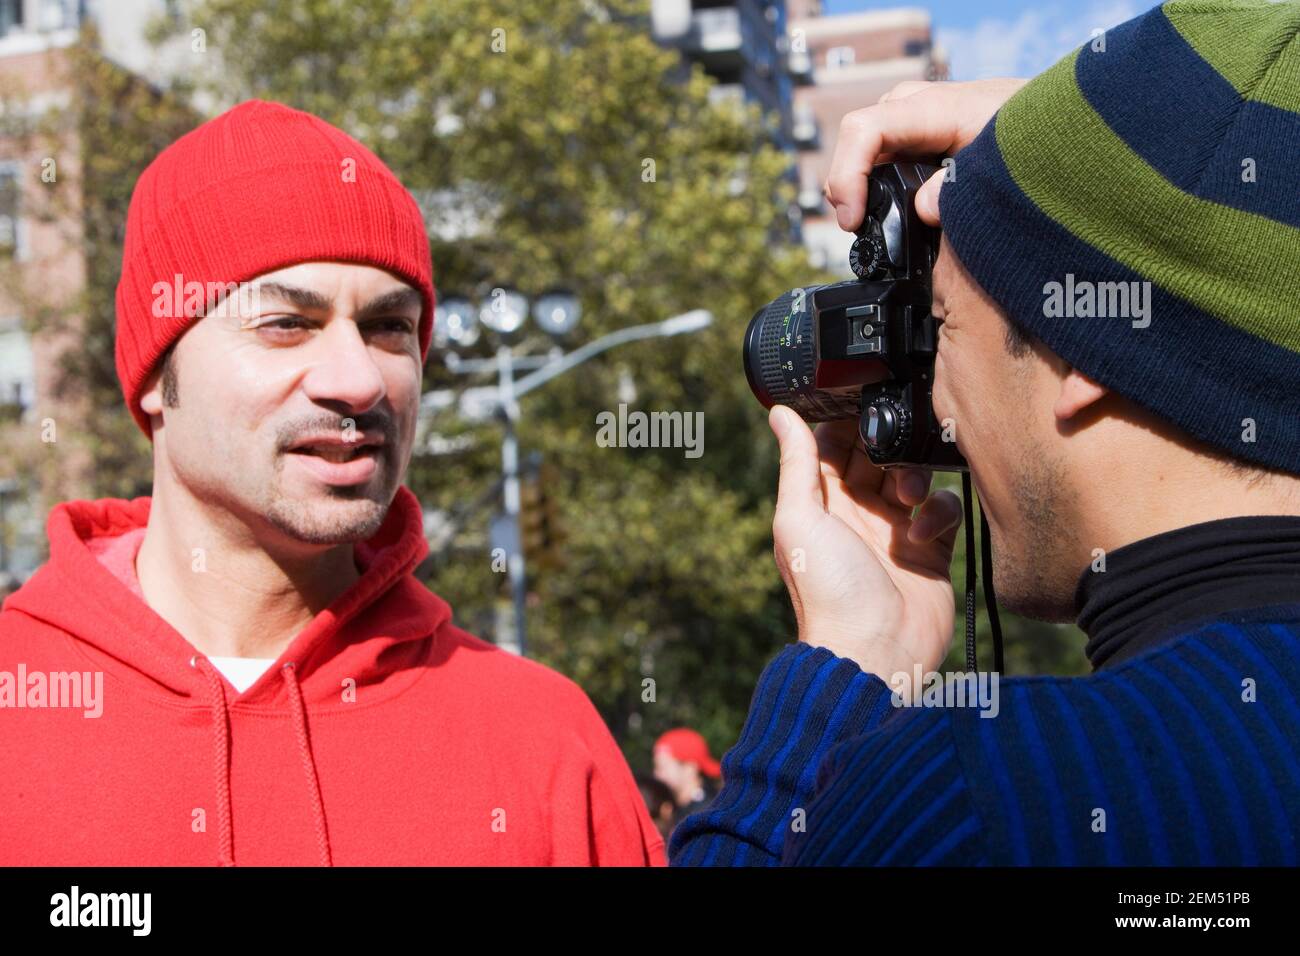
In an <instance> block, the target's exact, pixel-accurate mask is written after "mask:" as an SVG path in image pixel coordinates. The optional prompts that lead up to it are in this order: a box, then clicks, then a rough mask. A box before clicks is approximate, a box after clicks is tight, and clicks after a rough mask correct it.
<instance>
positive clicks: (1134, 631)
mask: <svg viewBox="0 0 1300 956" xmlns="http://www.w3.org/2000/svg"><path fill="white" fill-rule="evenodd" d="M1074 603H1075V608H1076V609H1077V621H1078V624H1079V627H1081V628H1082V629H1083V631H1084V633H1086V634H1087V635H1088V645H1087V647H1086V648H1085V652H1086V653H1087V655H1088V660H1089V661H1090V662H1091V663H1092V667H1093V670H1101V669H1102V668H1105V667H1109V666H1112V665H1114V664H1116V663H1118V662H1120V661H1123V660H1127V659H1128V658H1130V657H1133V656H1134V655H1136V654H1139V653H1141V652H1142V651H1144V650H1147V649H1148V648H1151V647H1154V646H1156V645H1157V644H1160V643H1163V642H1164V641H1165V640H1168V639H1170V638H1173V637H1175V636H1177V635H1178V634H1180V633H1182V632H1183V630H1185V627H1186V625H1190V624H1193V623H1195V622H1197V621H1203V620H1208V619H1211V618H1214V617H1215V616H1217V615H1219V614H1224V613H1227V612H1229V611H1235V610H1241V609H1243V608H1249V607H1266V606H1268V605H1272V604H1300V516H1296V515H1262V516H1257V517H1256V516H1252V517H1245V518H1224V519H1221V520H1219V521H1206V522H1204V523H1202V524H1194V525H1189V526H1188V527H1186V528H1178V529H1176V530H1174V531H1166V532H1165V533H1163V534H1158V535H1154V536H1152V537H1150V538H1144V539H1142V540H1141V541H1136V542H1134V543H1133V544H1129V545H1125V546H1124V547H1122V548H1117V549H1116V550H1114V551H1112V552H1110V553H1109V554H1107V555H1106V570H1105V571H1104V572H1101V571H1093V570H1092V567H1091V566H1089V567H1088V568H1087V569H1085V570H1084V572H1083V574H1082V575H1081V576H1080V578H1079V585H1078V587H1077V588H1076V589H1075V596H1074Z"/></svg>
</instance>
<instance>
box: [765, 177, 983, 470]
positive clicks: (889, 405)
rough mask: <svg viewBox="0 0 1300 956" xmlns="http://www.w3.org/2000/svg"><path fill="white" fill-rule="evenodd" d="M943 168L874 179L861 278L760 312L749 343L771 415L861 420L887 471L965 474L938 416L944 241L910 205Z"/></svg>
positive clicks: (860, 241)
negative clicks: (934, 304) (776, 411)
mask: <svg viewBox="0 0 1300 956" xmlns="http://www.w3.org/2000/svg"><path fill="white" fill-rule="evenodd" d="M937 169H938V167H936V166H932V165H927V164H924V163H908V162H902V163H884V164H882V165H879V166H876V167H875V168H874V169H872V171H871V175H870V176H869V177H868V180H867V210H866V215H865V216H864V217H863V222H862V226H861V227H860V228H859V229H858V231H857V238H856V239H854V241H853V246H852V248H851V250H850V252H849V267H850V268H851V269H852V270H853V274H854V275H856V276H857V278H856V279H849V280H847V281H845V282H837V283H834V284H832V285H821V286H808V287H806V288H800V289H791V290H790V291H789V292H787V293H785V294H784V295H781V296H779V297H778V298H776V299H775V300H773V301H772V302H769V303H768V304H767V305H765V306H763V307H762V308H761V309H759V310H758V312H756V313H755V314H754V318H753V319H752V320H750V323H749V328H748V329H747V330H746V332H745V345H744V362H745V374H746V376H747V377H748V379H749V387H750V388H751V389H752V390H753V392H754V395H755V396H756V397H757V398H758V400H759V401H760V402H762V403H763V405H764V406H765V407H767V408H771V407H772V406H773V405H776V404H781V405H789V406H790V407H791V408H793V409H794V410H795V411H796V412H798V413H799V414H800V415H801V416H803V418H804V420H805V421H808V422H825V421H834V420H837V419H845V418H856V419H858V430H859V432H860V433H861V435H862V441H863V444H864V446H865V447H866V450H867V454H868V455H869V456H870V458H871V460H872V461H873V462H874V463H876V464H877V465H879V466H881V467H883V468H895V467H899V466H903V465H911V466H919V467H925V468H930V469H933V470H936V471H966V461H965V459H963V458H962V456H961V454H960V453H959V452H958V451H957V446H956V444H955V443H954V442H953V441H952V440H951V433H948V434H945V431H944V428H943V425H942V423H941V422H939V421H937V420H936V419H935V414H934V410H933V408H932V407H931V405H930V397H931V392H932V391H933V387H934V359H935V350H936V347H937V341H936V338H937V337H936V332H937V323H936V321H935V319H934V317H933V316H932V315H931V314H930V270H931V268H932V267H933V266H934V261H935V259H936V258H937V257H938V255H939V230H937V229H935V228H933V227H931V226H927V225H925V224H924V223H923V222H921V220H920V218H919V217H918V216H917V214H916V209H915V206H914V204H913V200H914V199H915V197H916V193H917V191H918V190H919V189H920V188H921V186H922V185H923V184H924V183H925V181H926V179H928V178H929V177H930V175H931V174H932V173H934V172H936V171H937ZM945 439H947V440H945Z"/></svg>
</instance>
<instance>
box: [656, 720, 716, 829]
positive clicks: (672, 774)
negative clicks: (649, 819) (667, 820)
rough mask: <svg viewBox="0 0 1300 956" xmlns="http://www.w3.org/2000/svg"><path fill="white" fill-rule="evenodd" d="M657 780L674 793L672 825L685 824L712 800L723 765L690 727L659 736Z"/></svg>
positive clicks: (678, 728) (677, 728)
mask: <svg viewBox="0 0 1300 956" xmlns="http://www.w3.org/2000/svg"><path fill="white" fill-rule="evenodd" d="M654 762H655V779H656V780H659V781H661V782H663V783H664V784H666V785H667V786H668V789H670V790H671V791H672V792H673V800H674V801H675V802H676V804H677V812H676V814H674V816H673V822H674V823H676V822H677V821H679V820H683V819H685V818H686V817H688V816H690V814H692V813H694V812H695V811H696V810H700V809H702V808H703V807H704V806H706V805H707V804H708V802H709V801H710V800H712V799H713V797H714V794H715V790H714V784H713V781H714V780H717V779H719V778H721V776H722V765H721V764H720V763H718V761H716V760H714V759H713V755H712V754H711V753H709V745H708V742H707V741H705V739H704V737H703V736H701V735H700V734H699V733H697V732H696V731H694V730H691V729H690V728H689V727H676V728H674V729H673V730H669V731H667V732H666V733H663V734H660V736H659V739H658V740H656V741H655V746H654Z"/></svg>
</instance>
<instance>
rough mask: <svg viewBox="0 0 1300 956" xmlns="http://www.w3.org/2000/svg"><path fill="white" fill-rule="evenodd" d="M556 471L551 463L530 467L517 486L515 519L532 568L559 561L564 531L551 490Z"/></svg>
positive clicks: (551, 566)
mask: <svg viewBox="0 0 1300 956" xmlns="http://www.w3.org/2000/svg"><path fill="white" fill-rule="evenodd" d="M558 482H559V472H558V471H557V470H556V469H555V468H554V467H553V466H551V465H548V464H545V463H543V464H541V465H540V466H538V467H537V468H536V469H530V470H529V471H528V472H527V473H526V474H525V476H524V479H523V481H522V483H521V486H520V489H519V509H520V515H519V522H520V525H521V527H522V531H523V545H524V555H525V556H526V557H527V560H528V563H529V564H530V565H531V566H532V567H534V568H544V569H551V570H553V569H555V568H558V567H559V566H560V565H561V564H562V563H563V551H564V548H563V544H564V531H563V528H562V526H561V521H560V510H559V502H558V500H557V497H556V494H555V491H556V488H557V487H558Z"/></svg>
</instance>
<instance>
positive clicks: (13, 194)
mask: <svg viewBox="0 0 1300 956" xmlns="http://www.w3.org/2000/svg"><path fill="white" fill-rule="evenodd" d="M19 195H20V186H19V180H18V167H17V166H15V165H13V164H12V163H7V164H4V165H0V256H3V257H13V258H22V221H21V208H20V204H19Z"/></svg>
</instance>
